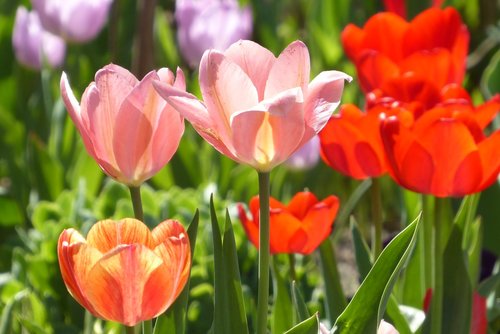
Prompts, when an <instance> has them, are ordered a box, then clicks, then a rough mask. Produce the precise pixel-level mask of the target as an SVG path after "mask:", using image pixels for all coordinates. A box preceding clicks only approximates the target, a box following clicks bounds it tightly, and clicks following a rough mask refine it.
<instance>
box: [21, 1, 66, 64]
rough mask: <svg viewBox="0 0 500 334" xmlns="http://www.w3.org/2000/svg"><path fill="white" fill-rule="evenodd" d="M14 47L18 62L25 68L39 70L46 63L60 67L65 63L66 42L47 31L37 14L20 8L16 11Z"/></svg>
mask: <svg viewBox="0 0 500 334" xmlns="http://www.w3.org/2000/svg"><path fill="white" fill-rule="evenodd" d="M12 45H13V46H14V51H15V54H16V58H17V60H18V61H19V62H20V63H22V64H23V65H25V66H28V67H30V68H33V69H36V70H39V69H40V68H41V67H42V64H43V63H44V62H47V63H48V64H49V65H50V66H52V67H59V66H61V65H62V63H63V62H64V56H65V54H66V44H65V42H64V40H62V39H61V38H59V37H58V36H55V35H53V34H51V33H50V32H48V31H46V30H45V29H44V28H43V27H42V25H41V24H40V19H39V17H38V14H37V12H35V11H31V12H28V10H27V9H26V8H25V7H23V6H20V7H18V8H17V11H16V19H15V21H14V31H13V33H12Z"/></svg>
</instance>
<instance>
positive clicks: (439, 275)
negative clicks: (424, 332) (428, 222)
mask: <svg viewBox="0 0 500 334" xmlns="http://www.w3.org/2000/svg"><path fill="white" fill-rule="evenodd" d="M445 200H446V199H441V198H436V199H435V202H434V214H435V215H434V251H435V253H434V289H433V291H432V302H431V333H432V334H441V329H442V318H443V252H444V247H443V236H442V233H443V232H444V231H443V226H442V225H443V224H444V223H445V222H443V221H442V219H441V218H442V217H443V214H442V213H443V209H444V205H445V204H446V202H445Z"/></svg>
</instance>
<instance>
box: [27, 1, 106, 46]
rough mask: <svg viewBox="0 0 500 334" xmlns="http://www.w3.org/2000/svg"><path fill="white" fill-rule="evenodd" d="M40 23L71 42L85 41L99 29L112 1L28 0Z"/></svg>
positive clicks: (104, 20) (104, 21)
mask: <svg viewBox="0 0 500 334" xmlns="http://www.w3.org/2000/svg"><path fill="white" fill-rule="evenodd" d="M31 3H32V5H33V8H34V9H35V10H36V11H37V12H38V13H39V15H40V20H41V22H42V24H43V26H44V27H45V28H46V29H47V30H49V31H50V32H52V33H53V34H56V35H59V36H61V37H63V38H64V39H66V40H68V41H72V42H80V43H81V42H87V41H89V40H92V39H94V38H95V37H96V36H97V34H98V33H99V32H100V31H101V30H102V28H103V26H104V24H106V21H107V18H108V12H109V9H110V8H111V4H112V3H113V0H66V1H61V0H31Z"/></svg>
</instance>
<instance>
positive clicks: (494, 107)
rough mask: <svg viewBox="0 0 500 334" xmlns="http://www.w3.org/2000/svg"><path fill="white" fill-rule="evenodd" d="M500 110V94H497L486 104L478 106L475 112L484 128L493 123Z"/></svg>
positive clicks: (477, 119)
mask: <svg viewBox="0 0 500 334" xmlns="http://www.w3.org/2000/svg"><path fill="white" fill-rule="evenodd" d="M498 111H500V94H496V95H495V96H493V97H492V98H491V99H489V100H488V101H487V102H485V103H484V104H482V105H480V106H478V107H477V108H476V110H475V112H474V114H475V118H476V121H477V122H478V123H479V125H480V126H481V129H484V128H486V127H487V126H488V124H490V123H491V121H492V120H493V118H495V116H496V114H497V113H498Z"/></svg>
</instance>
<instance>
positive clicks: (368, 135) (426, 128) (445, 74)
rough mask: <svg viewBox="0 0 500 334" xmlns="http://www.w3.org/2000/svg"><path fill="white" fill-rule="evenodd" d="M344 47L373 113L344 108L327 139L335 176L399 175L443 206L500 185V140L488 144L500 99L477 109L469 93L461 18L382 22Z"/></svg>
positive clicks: (436, 14) (431, 13)
mask: <svg viewBox="0 0 500 334" xmlns="http://www.w3.org/2000/svg"><path fill="white" fill-rule="evenodd" d="M382 30H383V31H384V33H383V34H381V33H380V32H381V31H382ZM342 42H343V45H344V48H345V50H346V53H347V55H348V56H349V58H350V59H351V60H352V61H353V62H354V64H355V65H356V69H357V72H358V76H359V80H360V85H361V87H362V89H363V90H364V92H365V93H366V112H362V111H361V110H359V109H358V108H357V107H355V106H350V105H349V106H343V107H342V109H341V112H340V113H339V114H338V115H334V117H332V119H331V120H330V121H329V123H328V124H327V125H326V127H325V129H324V130H323V132H321V133H320V139H321V153H322V157H323V159H324V160H325V161H326V163H327V164H328V165H329V166H331V167H332V168H334V169H336V170H338V171H340V172H342V173H344V174H346V175H349V176H351V177H354V178H357V179H364V178H367V177H377V176H380V175H383V174H385V173H389V174H390V175H391V176H392V177H393V178H394V180H395V181H396V182H397V183H399V184H400V185H401V186H403V187H405V188H408V189H410V190H413V191H416V192H419V193H424V194H433V195H435V196H439V197H448V196H463V195H466V194H471V193H475V192H479V191H481V190H483V189H484V188H486V187H487V186H489V185H490V184H491V183H492V182H493V181H494V180H495V178H496V177H497V175H498V173H499V171H500V159H499V158H498V154H495V147H497V146H498V145H499V144H500V137H499V136H500V133H499V132H498V131H495V132H493V133H492V134H490V135H489V136H487V135H486V134H485V133H486V132H485V128H486V127H487V126H488V124H489V123H490V122H491V121H492V120H493V118H494V117H495V115H496V114H497V112H498V111H499V110H500V95H496V96H494V97H493V98H492V99H491V100H490V101H487V102H486V103H484V104H482V105H479V106H474V105H473V104H472V102H471V98H470V96H469V94H468V93H467V92H466V91H465V90H464V89H463V88H461V87H460V85H461V84H462V81H463V78H464V75H465V61H466V56H467V51H468V42H469V33H468V31H467V28H466V27H465V25H464V24H463V23H462V21H461V18H460V15H459V14H458V12H457V11H456V10H455V9H453V8H446V9H438V8H430V9H428V10H425V11H424V12H422V13H420V14H419V15H417V16H416V17H415V18H414V19H413V20H412V21H410V22H408V21H406V20H405V19H403V18H402V17H400V16H398V15H396V14H394V13H391V12H384V13H379V14H376V15H374V16H373V17H371V18H370V19H369V20H368V22H367V23H366V24H365V26H364V28H359V27H357V26H355V25H352V24H350V25H348V26H347V27H346V28H345V29H344V31H343V33H342Z"/></svg>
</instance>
